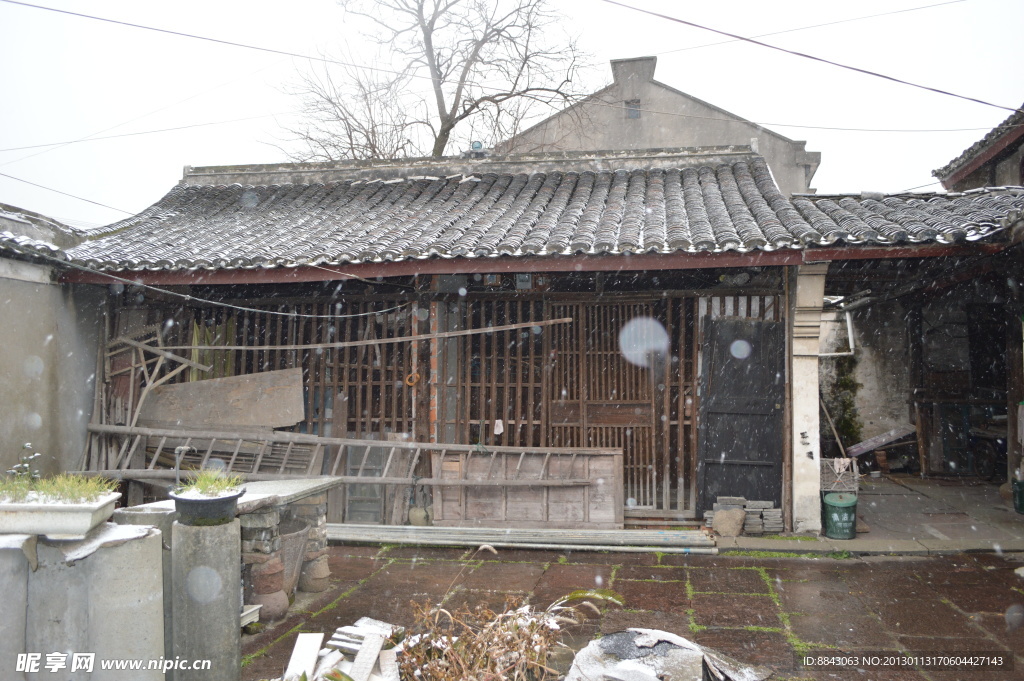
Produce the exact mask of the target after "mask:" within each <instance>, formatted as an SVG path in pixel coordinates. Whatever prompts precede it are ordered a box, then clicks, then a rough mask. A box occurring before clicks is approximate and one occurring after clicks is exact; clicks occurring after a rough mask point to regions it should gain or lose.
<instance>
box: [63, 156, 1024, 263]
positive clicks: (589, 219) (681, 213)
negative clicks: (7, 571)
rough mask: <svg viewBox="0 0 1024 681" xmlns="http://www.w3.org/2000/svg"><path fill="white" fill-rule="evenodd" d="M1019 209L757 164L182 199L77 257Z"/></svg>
mask: <svg viewBox="0 0 1024 681" xmlns="http://www.w3.org/2000/svg"><path fill="white" fill-rule="evenodd" d="M1022 210H1024V191H1022V192H1018V193H1014V192H1012V191H1007V192H996V191H988V192H976V193H973V194H963V195H949V196H948V197H947V196H945V195H934V196H929V195H926V196H923V197H921V198H918V197H917V196H914V197H909V196H903V197H881V196H879V197H878V198H864V197H853V196H846V197H816V196H798V197H796V198H794V199H793V200H792V201H790V200H789V199H787V198H785V197H784V196H783V195H782V194H781V193H780V192H779V190H778V188H777V187H776V185H775V183H774V181H773V180H772V178H771V174H770V172H769V170H768V167H767V165H766V164H765V161H764V159H762V158H761V157H757V156H748V157H746V159H745V160H742V161H733V162H729V163H722V164H718V165H716V166H715V167H708V166H704V167H684V168H681V169H680V168H677V169H667V170H666V169H650V168H648V169H635V170H615V171H611V170H603V171H602V170H597V171H594V170H582V171H580V172H547V173H540V172H538V173H532V174H497V173H495V174H492V173H483V174H479V175H468V174H460V175H457V176H451V177H437V178H431V177H420V178H408V179H395V180H388V181H364V180H356V181H351V180H344V181H338V182H328V183H324V184H284V185H269V186H242V185H237V184H234V185H186V184H182V185H179V186H177V187H175V188H174V189H173V190H172V191H171V192H170V193H169V194H168V195H167V196H165V197H164V198H163V199H161V200H160V201H159V202H158V203H157V204H155V205H154V206H152V207H151V208H149V209H148V210H146V211H145V212H143V213H141V214H140V215H137V216H135V217H132V218H129V219H128V220H125V221H123V222H120V223H116V224H114V225H111V226H109V227H107V228H104V229H103V230H102V232H101V233H102V235H103V236H101V237H100V238H96V239H94V240H90V241H87V242H85V243H83V244H81V245H79V246H77V247H75V248H72V249H70V250H69V251H68V255H69V256H70V257H71V258H72V259H74V260H76V261H78V262H79V263H81V264H84V265H87V266H89V267H95V268H100V269H106V270H120V269H130V270H145V269H157V270H190V269H197V268H205V269H236V268H257V267H297V266H302V265H318V264H336V263H337V264H340V263H352V262H382V261H397V260H405V259H416V258H428V257H435V256H436V257H462V258H476V257H488V256H501V255H508V256H522V255H556V254H576V253H584V254H603V253H610V254H616V253H618V254H621V253H647V252H653V253H669V252H680V251H681V252H690V253H702V252H707V253H713V252H722V251H728V250H734V251H756V250H775V249H781V248H802V247H805V246H818V245H828V244H832V243H836V242H845V243H848V244H891V243H900V242H910V243H923V242H952V241H958V240H965V239H976V238H980V237H983V236H985V235H987V234H989V233H991V232H992V231H994V230H997V229H999V228H1001V227H1002V226H1003V222H1002V221H1003V220H1004V219H1005V218H1007V216H1010V215H1011V214H1012V215H1016V214H1019V213H1020V212H1021V211H1022Z"/></svg>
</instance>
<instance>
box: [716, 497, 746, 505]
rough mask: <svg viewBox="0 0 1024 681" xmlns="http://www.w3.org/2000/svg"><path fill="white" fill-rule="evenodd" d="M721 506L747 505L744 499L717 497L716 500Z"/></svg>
mask: <svg viewBox="0 0 1024 681" xmlns="http://www.w3.org/2000/svg"><path fill="white" fill-rule="evenodd" d="M715 501H717V502H718V503H720V504H727V505H730V506H742V505H744V504H745V503H747V500H746V499H745V498H744V497H717V498H716V499H715Z"/></svg>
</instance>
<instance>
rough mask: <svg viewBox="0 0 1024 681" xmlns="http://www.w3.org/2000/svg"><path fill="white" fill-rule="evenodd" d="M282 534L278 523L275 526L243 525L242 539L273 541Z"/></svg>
mask: <svg viewBox="0 0 1024 681" xmlns="http://www.w3.org/2000/svg"><path fill="white" fill-rule="evenodd" d="M277 536H280V535H279V533H278V531H277V525H275V526H273V527H245V526H243V527H242V541H250V542H251V541H273V540H274V537H277Z"/></svg>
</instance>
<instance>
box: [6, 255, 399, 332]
mask: <svg viewBox="0 0 1024 681" xmlns="http://www.w3.org/2000/svg"><path fill="white" fill-rule="evenodd" d="M11 249H12V250H15V251H16V252H18V253H21V254H22V255H26V256H29V257H36V258H41V259H43V260H49V261H50V262H52V263H55V264H57V265H59V266H62V267H70V268H72V269H76V270H80V271H83V272H88V273H89V274H93V275H97V276H101V277H107V278H109V279H111V280H113V281H115V282H117V283H120V284H125V285H127V286H132V287H136V288H142V289H146V290H148V291H155V292H157V293H159V294H161V295H165V296H171V297H174V298H180V299H182V300H184V301H186V302H195V303H201V304H203V305H210V306H213V307H223V308H229V309H232V310H239V311H241V312H258V313H260V314H269V315H277V316H281V317H292V318H296V319H351V318H354V317H369V316H370V315H381V314H387V313H388V312H394V311H395V310H400V309H402V308H404V307H408V306H409V305H412V303H413V301H411V300H410V301H407V302H404V303H400V304H399V305H395V306H393V307H388V308H385V309H383V310H370V311H369V312H359V313H355V314H333V315H319V314H303V313H300V312H277V311H275V310H261V309H259V308H255V307H246V306H244V305H232V304H231V303H225V302H223V301H216V300H210V299H207V298H200V297H198V296H193V295H190V294H187V293H178V292H177V291H171V290H168V289H164V288H160V287H158V286H153V285H151V284H143V283H142V282H139V281H134V280H132V279H125V278H124V277H119V276H117V275H116V274H111V273H110V272H104V271H102V270H97V269H95V268H92V267H87V266H85V265H81V264H79V263H76V262H74V261H72V260H62V259H60V258H55V257H53V256H52V255H47V254H46V253H43V252H41V251H37V250H35V249H27V248H13V247H11ZM319 269H326V268H323V267H321V268H319ZM328 271H334V270H328ZM338 274H340V275H343V276H347V277H351V278H352V279H358V280H360V281H364V282H365V281H369V280H368V279H364V278H363V277H360V276H357V275H354V274H348V273H346V272H338ZM371 283H374V284H381V285H389V284H388V283H387V282H371ZM339 305H340V303H339Z"/></svg>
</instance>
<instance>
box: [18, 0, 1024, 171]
mask: <svg viewBox="0 0 1024 681" xmlns="http://www.w3.org/2000/svg"><path fill="white" fill-rule="evenodd" d="M604 1H605V2H608V3H610V4H613V5H619V6H620V7H624V8H626V9H632V10H635V11H638V12H643V13H645V14H650V15H652V16H656V17H660V18H663V19H666V20H669V21H674V22H678V23H682V24H685V25H689V26H693V27H696V28H700V29H703V30H707V31H711V32H713V33H718V34H721V35H725V36H728V37H730V38H732V40H730V41H726V42H733V41H744V42H750V43H753V44H756V45H760V46H762V47H768V48H770V49H773V50H779V51H781V52H786V53H788V54H793V55H796V56H800V57H805V58H807V59H813V60H816V61H821V62H824V63H828V64H831V65H833V66H838V67H840V68H845V69H850V70H853V71H857V72H860V73H865V74H867V75H873V76H877V77H880V78H885V79H887V80H892V81H895V82H899V83H903V84H905V85H910V86H913V87H917V88H922V89H925V90H930V91H933V92H938V93H940V94H947V95H950V96H953V97H959V98H961V99H967V100H969V101H973V102H977V103H979V104H985V105H986V106H992V107H996V108H1001V109H1007V110H1009V111H1017V109H1011V108H1009V107H1003V106H1000V105H998V104H992V103H990V102H985V101H983V100H979V99H972V98H969V97H964V96H961V95H956V94H953V93H949V92H945V91H943V90H936V89H934V88H929V87H926V86H922V85H917V84H914V83H910V82H906V81H901V80H899V79H896V78H892V77H890V76H884V75H881V74H877V73H874V72H871V71H866V70H863V69H859V68H856V67H852V66H845V65H843V64H838V63H835V62H830V61H828V60H825V59H821V58H819V57H813V56H811V55H806V54H803V53H800V52H792V51H790V50H786V49H784V48H781V47H775V46H773V45H768V44H766V43H761V42H758V41H756V40H753V39H752V38H745V37H743V36H738V35H734V34H732V33H728V32H725V31H719V30H717V29H713V28H708V27H706V26H701V25H699V24H695V23H692V22H688V21H685V20H683V19H676V18H673V17H669V16H666V15H662V14H657V13H655V12H651V11H649V10H645V9H641V8H638V7H632V6H630V5H625V4H622V3H620V2H616V1H615V0H604ZM964 1H965V0H951V2H945V3H939V4H937V5H926V6H923V7H915V8H909V9H905V10H897V11H895V12H888V13H885V14H896V13H899V12H911V11H915V10H919V9H928V8H930V7H937V6H941V5H945V4H954V3H957V2H964ZM0 2H5V3H8V4H12V5H19V6H23V7H30V8H33V9H41V10H46V11H50V12H56V13H58V14H67V15H70V16H75V17H79V18H83V19H92V20H94V21H102V22H106V23H111V24H115V25H119V26H127V27H130V28H138V29H142V30H146V31H155V32H157V33H166V34H168V35H175V36H179V37H183V38H191V39H194V40H203V41H207V42H213V43H216V44H220V45H228V46H231V47H241V48H244V49H249V50H257V51H260V52H269V53H271V54H280V55H284V56H289V57H297V58H300V59H305V60H308V61H319V62H323V63H326V64H334V65H337V66H344V67H348V68H356V69H365V70H369V71H377V72H380V73H390V74H394V75H411V76H412V77H414V78H421V79H425V80H431V77H430V76H422V75H418V74H407V73H405V72H401V71H396V70H394V69H384V68H379V67H375V66H366V65H360V64H355V63H352V62H344V61H340V60H337V59H330V58H328V57H313V56H310V55H305V54H300V53H297V52H289V51H286V50H278V49H274V48H269V47H260V46H258V45H250V44H248V43H240V42H235V41H230V40H223V39H220V38H210V37H207V36H200V35H195V34H192V33H185V32H182V31H172V30H170V29H163V28H157V27H154V26H145V25H143V24H135V23H131V22H126V21H120V20H117V19H108V18H105V17H98V16H93V15H90V14H83V13H80V12H71V11H68V10H63V9H57V8H53V7H45V6H42V5H33V4H30V3H26V2H20V1H19V0H0ZM885 14H878V15H870V16H867V17H856V18H853V19H844V20H841V21H837V22H832V23H833V24H835V23H844V22H847V21H858V20H860V19H868V18H872V17H876V16H884V15H885ZM827 25H830V24H818V25H816V26H805V27H802V28H795V29H787V30H786V31H778V33H786V32H792V31H800V30H805V29H809V28H817V27H819V26H827ZM765 35H772V34H765ZM714 44H721V43H712V45H714ZM708 46H709V45H698V46H695V47H693V48H683V49H696V48H697V47H708ZM663 54H665V53H663ZM478 87H480V88H481V89H485V90H487V89H491V90H497V88H488V87H487V86H486V85H478ZM612 106H617V105H612ZM641 111H648V112H650V113H660V114H665V115H673V116H679V117H685V118H704V119H705V120H722V121H729V120H730V119H720V118H714V117H702V116H692V115H688V114H681V113H678V112H666V111H655V110H650V109H641ZM749 122H751V123H756V124H757V125H774V126H778V127H788V128H803V129H811V130H835V131H846V132H893V133H903V132H929V133H931V132H973V131H979V130H988V129H989V128H949V129H887V128H878V129H876V128H844V127H839V126H815V125H800V124H790V123H758V122H756V121H749ZM115 127H116V126H115ZM108 129H109V128H108ZM155 132H162V131H155ZM139 134H141V133H139ZM0 151H5V150H0Z"/></svg>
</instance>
